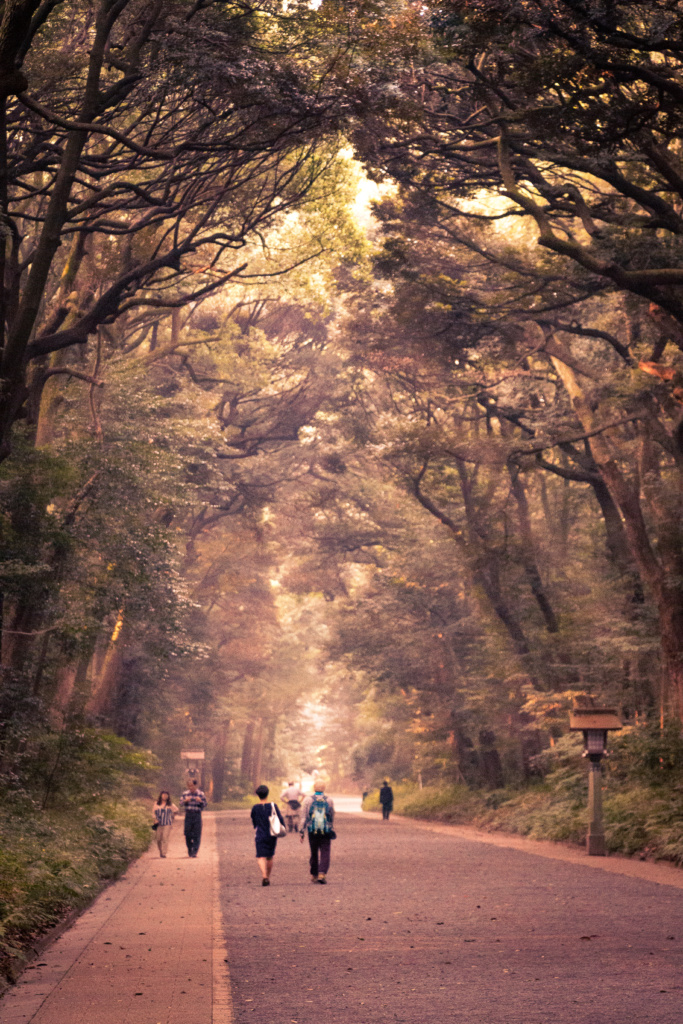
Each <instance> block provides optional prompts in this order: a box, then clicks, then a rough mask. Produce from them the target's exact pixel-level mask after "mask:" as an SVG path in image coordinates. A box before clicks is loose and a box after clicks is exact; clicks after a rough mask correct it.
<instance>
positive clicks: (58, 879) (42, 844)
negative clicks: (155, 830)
mask: <svg viewBox="0 0 683 1024" xmlns="http://www.w3.org/2000/svg"><path fill="white" fill-rule="evenodd" d="M149 825H150V814H149V809H148V807H147V806H143V805H142V804H141V803H138V802H136V801H122V802H118V803H115V804H114V803H111V802H102V803H96V804H92V805H90V806H88V807H87V809H85V808H70V809H69V810H64V809H62V810H47V811H36V810H34V809H32V808H27V807H23V808H12V809H11V810H10V812H9V813H8V814H6V815H5V816H4V817H3V818H2V819H0V972H1V973H2V976H3V977H4V978H6V979H7V980H13V979H14V977H15V976H16V974H17V972H18V970H20V969H21V966H22V964H23V962H24V960H25V957H26V953H27V950H29V949H30V947H31V945H32V943H33V942H35V940H36V939H37V938H38V937H39V936H40V935H41V934H43V933H44V932H45V931H47V930H48V929H49V928H50V927H52V926H53V925H56V924H58V923H59V922H60V921H61V920H62V919H63V918H64V917H65V916H66V915H67V914H69V913H70V912H71V911H73V910H80V909H82V908H84V907H86V906H87V905H88V903H90V902H91V900H92V899H93V898H94V897H95V896H96V895H97V893H98V892H99V891H100V890H101V889H102V888H103V887H104V885H105V884H106V882H108V881H109V880H111V879H114V878H118V876H119V875H120V874H121V873H122V872H123V871H125V869H126V868H127V866H128V864H129V863H130V862H131V860H133V859H134V858H135V857H138V856H139V855H140V854H141V853H143V852H144V851H145V850H146V849H147V847H148V846H149V843H150V837H151V834H152V833H151V830H150V827H149Z"/></svg>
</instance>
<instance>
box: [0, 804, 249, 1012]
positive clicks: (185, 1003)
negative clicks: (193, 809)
mask: <svg viewBox="0 0 683 1024" xmlns="http://www.w3.org/2000/svg"><path fill="white" fill-rule="evenodd" d="M204 817H205V820H204V835H203V837H202V846H201V849H200V851H199V856H198V857H197V858H196V859H194V860H191V859H189V858H188V856H187V851H186V849H185V843H184V841H183V836H182V820H181V821H179V822H176V825H175V827H174V829H173V833H172V836H171V845H170V849H169V854H168V857H167V858H166V859H164V860H162V859H160V858H159V855H158V852H157V849H156V845H155V846H154V848H153V849H151V850H150V851H149V852H148V853H146V854H145V855H144V856H143V857H141V858H140V860H139V861H137V863H136V864H134V865H133V866H132V867H131V868H130V869H129V870H128V871H127V872H126V874H125V876H124V877H123V878H122V879H121V880H120V881H118V882H117V883H116V884H115V885H112V886H111V887H110V888H109V889H107V890H106V891H105V892H103V893H102V895H101V896H100V897H99V898H98V899H97V900H96V901H95V903H94V904H93V905H92V907H91V908H90V910H88V911H86V913H85V914H83V916H82V917H81V918H79V920H78V921H77V922H76V924H75V925H74V926H73V928H71V929H70V930H69V931H68V932H65V933H64V934H63V935H62V936H61V937H60V938H59V939H58V940H57V941H56V942H55V943H54V945H53V946H51V947H50V949H49V950H47V951H46V952H45V953H44V954H43V956H42V957H41V959H40V960H39V961H38V962H37V964H35V965H33V966H32V967H31V968H29V970H27V971H25V972H24V974H23V975H22V978H21V979H20V981H19V983H18V984H17V985H16V986H15V987H14V988H13V989H11V990H10V991H9V992H8V993H7V995H6V996H5V997H4V998H3V999H2V1001H0V1021H2V1024H28V1022H31V1024H231V1021H232V1014H231V1007H230V998H229V996H230V993H229V987H228V984H227V967H226V962H225V960H226V953H225V949H224V945H223V938H222V933H221V926H220V920H219V918H218V914H219V913H220V909H219V901H218V899H217V898H216V890H217V884H218V879H217V865H218V858H217V855H216V826H215V817H214V815H212V814H206V815H205V816H204ZM150 834H151V833H150Z"/></svg>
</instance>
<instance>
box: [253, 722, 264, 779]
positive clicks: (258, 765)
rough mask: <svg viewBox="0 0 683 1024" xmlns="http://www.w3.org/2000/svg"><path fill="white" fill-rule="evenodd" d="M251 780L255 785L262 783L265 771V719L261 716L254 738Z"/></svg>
mask: <svg viewBox="0 0 683 1024" xmlns="http://www.w3.org/2000/svg"><path fill="white" fill-rule="evenodd" d="M252 769H253V770H252V775H251V781H252V782H253V784H254V786H258V785H260V783H261V781H262V780H261V772H262V771H263V719H262V718H259V720H258V725H257V728H256V738H255V740H254V761H253V764H252Z"/></svg>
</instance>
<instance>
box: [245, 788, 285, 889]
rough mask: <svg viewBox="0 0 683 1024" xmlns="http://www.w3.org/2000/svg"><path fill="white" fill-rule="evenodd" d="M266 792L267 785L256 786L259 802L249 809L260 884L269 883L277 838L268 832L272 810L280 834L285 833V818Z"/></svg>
mask: <svg viewBox="0 0 683 1024" xmlns="http://www.w3.org/2000/svg"><path fill="white" fill-rule="evenodd" d="M268 792H269V790H268V787H267V786H257V787H256V796H257V797H258V798H259V802H258V803H257V804H254V806H253V807H252V809H251V823H252V825H253V826H254V828H255V829H256V834H255V836H254V838H255V839H256V860H257V861H258V866H259V868H260V869H261V875H262V878H261V885H270V873H271V871H272V870H273V857H274V856H275V847H276V846H277V838H278V837H277V836H272V835H271V834H270V816H271V815H272V813H273V811H274V810H275V811H276V813H277V816H278V818H279V819H280V824H281V825H282V832H281V833H280V835H283V836H284V835H286V832H285V820H284V818H283V817H282V815H281V814H280V808H279V807H278V805H277V804H275V803H272V802H271V801H269V800H268Z"/></svg>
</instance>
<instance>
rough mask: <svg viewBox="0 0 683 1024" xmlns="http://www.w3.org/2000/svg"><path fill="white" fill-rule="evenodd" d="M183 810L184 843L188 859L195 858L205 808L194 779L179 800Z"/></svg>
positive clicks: (200, 836)
mask: <svg viewBox="0 0 683 1024" xmlns="http://www.w3.org/2000/svg"><path fill="white" fill-rule="evenodd" d="M180 802H181V804H182V805H183V806H184V808H185V827H184V829H183V831H184V833H185V842H186V843H187V854H188V857H196V856H197V851H198V850H199V844H200V842H201V841H202V811H203V810H204V808H205V807H206V797H205V796H204V793H203V792H202V790H201V789H200V788H199V786H198V785H197V780H196V779H190V782H189V788H188V789H186V790H185V792H184V793H183V795H182V796H181V798H180Z"/></svg>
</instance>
